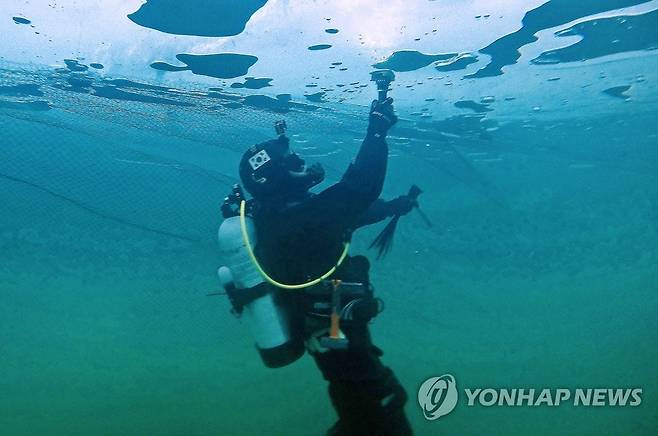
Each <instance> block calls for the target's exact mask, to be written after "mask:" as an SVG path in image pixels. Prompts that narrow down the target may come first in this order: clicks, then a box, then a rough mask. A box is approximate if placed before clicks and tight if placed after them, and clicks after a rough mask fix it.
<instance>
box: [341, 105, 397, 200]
mask: <svg viewBox="0 0 658 436" xmlns="http://www.w3.org/2000/svg"><path fill="white" fill-rule="evenodd" d="M397 120H398V118H397V116H395V112H394V110H393V99H392V98H387V99H386V100H384V101H382V102H379V101H378V100H374V101H373V102H372V105H371V106H370V116H369V123H368V130H367V132H366V137H365V139H364V140H363V143H362V144H361V148H360V149H359V151H358V153H357V155H356V158H355V159H354V162H353V163H352V164H351V165H350V167H349V168H348V169H347V171H346V172H345V175H344V176H343V179H342V180H341V183H344V184H346V185H348V187H349V188H350V189H351V190H353V191H355V192H358V193H361V194H365V195H366V196H367V198H366V199H365V200H366V201H368V202H374V201H375V200H376V199H377V198H378V197H379V194H380V193H381V191H382V187H383V186H384V178H385V177H386V166H387V162H388V145H387V144H386V140H385V139H386V134H387V132H388V129H390V128H391V127H392V126H393V125H394V124H395V123H396V122H397Z"/></svg>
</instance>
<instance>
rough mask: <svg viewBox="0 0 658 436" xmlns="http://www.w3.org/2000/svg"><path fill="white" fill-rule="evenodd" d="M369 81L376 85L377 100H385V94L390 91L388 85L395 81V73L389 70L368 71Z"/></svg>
mask: <svg viewBox="0 0 658 436" xmlns="http://www.w3.org/2000/svg"><path fill="white" fill-rule="evenodd" d="M370 81H371V82H375V84H376V85H377V92H378V94H379V101H384V100H386V94H387V93H388V91H390V88H389V85H390V84H391V82H393V81H395V73H394V72H393V71H391V70H377V71H373V72H372V73H370Z"/></svg>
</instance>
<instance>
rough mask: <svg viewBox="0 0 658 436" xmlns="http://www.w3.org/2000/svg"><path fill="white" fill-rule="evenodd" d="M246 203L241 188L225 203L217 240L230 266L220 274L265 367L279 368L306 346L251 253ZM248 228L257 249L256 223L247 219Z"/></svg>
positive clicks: (234, 191) (221, 268)
mask: <svg viewBox="0 0 658 436" xmlns="http://www.w3.org/2000/svg"><path fill="white" fill-rule="evenodd" d="M243 199H244V194H243V192H242V188H241V187H240V186H239V185H235V186H234V187H233V191H232V193H231V194H230V195H229V196H227V197H226V198H225V199H224V204H223V205H222V215H223V217H224V221H223V222H222V224H221V225H220V227H219V231H218V233H217V236H218V241H219V249H220V252H221V254H222V258H223V259H224V261H225V262H226V266H222V267H220V268H219V270H218V271H217V274H218V276H219V279H220V282H221V283H222V286H223V287H224V290H225V291H226V294H227V295H228V297H229V299H230V300H231V304H232V305H233V310H234V313H237V314H240V315H243V316H244V317H245V318H246V320H247V323H248V324H249V326H250V328H251V331H252V335H253V338H254V340H255V342H256V348H257V349H258V352H259V354H260V356H261V359H262V360H263V363H264V364H265V366H267V367H269V368H278V367H282V366H286V365H288V364H290V363H292V362H294V361H295V360H297V359H298V358H299V357H300V356H301V355H302V354H304V343H303V341H302V339H301V337H300V335H299V334H295V333H294V332H291V328H290V321H289V316H288V313H287V312H288V311H287V310H286V307H285V306H284V305H282V304H281V301H280V300H281V299H280V298H277V297H278V294H277V289H276V288H275V287H274V286H272V285H270V284H269V283H267V282H266V281H265V280H264V279H263V277H262V276H261V274H260V272H259V271H258V269H257V268H256V266H255V265H254V264H253V261H252V259H251V257H250V256H249V253H248V252H247V248H246V246H245V242H244V238H243V235H242V227H241V225H240V216H239V212H237V208H238V207H239V205H240V203H241V201H242V200H243ZM245 224H246V231H247V234H248V235H249V240H250V241H252V244H254V245H255V244H256V231H255V230H256V229H255V225H254V222H253V219H252V218H250V217H249V216H245Z"/></svg>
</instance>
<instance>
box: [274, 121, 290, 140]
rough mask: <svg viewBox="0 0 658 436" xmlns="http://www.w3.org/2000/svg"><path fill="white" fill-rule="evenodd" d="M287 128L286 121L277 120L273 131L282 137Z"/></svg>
mask: <svg viewBox="0 0 658 436" xmlns="http://www.w3.org/2000/svg"><path fill="white" fill-rule="evenodd" d="M286 130H288V126H287V125H286V120H278V121H275V122H274V131H275V132H276V134H277V135H279V136H282V135H285V134H286Z"/></svg>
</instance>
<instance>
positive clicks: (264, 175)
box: [240, 135, 324, 199]
mask: <svg viewBox="0 0 658 436" xmlns="http://www.w3.org/2000/svg"><path fill="white" fill-rule="evenodd" d="M289 142H290V140H289V139H288V138H287V137H286V136H285V135H281V136H279V138H278V139H273V140H270V141H266V142H262V143H260V144H256V145H254V146H252V147H250V148H249V150H247V151H246V152H245V153H244V154H243V155H242V159H241V160H240V179H241V180H242V184H243V185H244V187H245V188H246V189H247V191H249V193H250V194H251V195H252V196H253V197H254V198H256V199H266V198H275V197H282V198H289V197H297V196H301V195H305V194H306V192H307V191H308V190H309V189H311V188H312V187H313V186H315V185H317V184H319V183H321V182H322V180H324V172H323V171H318V170H317V169H318V167H317V166H315V167H314V168H315V170H309V169H307V168H306V166H305V162H304V159H302V158H300V157H299V156H298V155H297V154H296V153H291V152H290V147H289Z"/></svg>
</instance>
